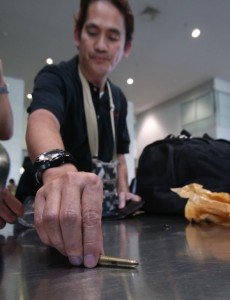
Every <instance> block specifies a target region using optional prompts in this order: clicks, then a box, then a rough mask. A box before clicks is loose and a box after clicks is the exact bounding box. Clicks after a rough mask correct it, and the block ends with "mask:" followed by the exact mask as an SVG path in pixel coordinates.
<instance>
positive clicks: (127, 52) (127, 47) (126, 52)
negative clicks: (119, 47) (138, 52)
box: [124, 42, 133, 57]
mask: <svg viewBox="0 0 230 300" xmlns="http://www.w3.org/2000/svg"><path fill="white" fill-rule="evenodd" d="M132 46H133V44H132V42H128V43H126V45H125V51H124V57H128V56H129V53H130V52H131V49H132Z"/></svg>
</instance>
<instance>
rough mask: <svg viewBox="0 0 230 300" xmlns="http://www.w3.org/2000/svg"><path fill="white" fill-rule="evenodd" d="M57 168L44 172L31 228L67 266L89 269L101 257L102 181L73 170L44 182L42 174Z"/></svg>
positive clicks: (90, 174)
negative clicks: (52, 248)
mask: <svg viewBox="0 0 230 300" xmlns="http://www.w3.org/2000/svg"><path fill="white" fill-rule="evenodd" d="M55 169H56V170H55ZM57 169H59V170H60V168H53V169H49V170H47V171H46V172H45V173H44V175H45V177H46V179H45V183H44V185H43V186H42V187H41V188H40V189H39V190H38V192H37V194H36V198H35V216H34V220H35V227H36V229H37V232H38V234H39V236H40V238H41V240H42V242H43V243H45V244H47V245H49V246H52V247H54V248H56V249H57V250H58V251H59V252H61V253H62V254H63V255H66V256H67V257H68V258H69V261H70V263H72V264H73V265H76V266H80V265H81V264H84V265H85V266H86V267H88V268H93V267H95V266H96V265H97V262H98V259H99V256H100V255H101V254H103V237H102V228H101V215H102V199H103V186H102V182H101V180H100V179H99V177H98V176H96V175H95V174H92V173H85V172H77V171H68V172H65V173H63V174H62V175H60V176H56V177H53V178H52V179H51V180H50V179H49V180H47V175H46V174H47V173H48V172H49V174H50V173H51V172H53V174H54V172H55V171H56V172H58V171H59V170H57ZM51 177H52V176H51ZM43 180H44V176H43Z"/></svg>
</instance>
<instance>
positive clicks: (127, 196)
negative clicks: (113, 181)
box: [119, 192, 141, 209]
mask: <svg viewBox="0 0 230 300" xmlns="http://www.w3.org/2000/svg"><path fill="white" fill-rule="evenodd" d="M129 200H131V201H134V202H139V201H141V197H140V196H138V195H135V194H132V193H129V192H120V193H119V208H120V209H121V208H124V207H125V205H126V202H127V201H129Z"/></svg>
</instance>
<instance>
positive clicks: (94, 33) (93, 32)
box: [88, 31, 97, 36]
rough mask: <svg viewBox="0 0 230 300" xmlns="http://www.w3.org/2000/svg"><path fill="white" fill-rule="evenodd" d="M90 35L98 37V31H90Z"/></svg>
mask: <svg viewBox="0 0 230 300" xmlns="http://www.w3.org/2000/svg"><path fill="white" fill-rule="evenodd" d="M88 35H90V36H96V35H97V32H96V31H88Z"/></svg>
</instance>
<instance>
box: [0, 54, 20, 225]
mask: <svg viewBox="0 0 230 300" xmlns="http://www.w3.org/2000/svg"><path fill="white" fill-rule="evenodd" d="M8 93H9V91H8V88H7V85H6V83H5V81H4V76H3V65H2V61H1V59H0V140H8V139H10V138H11V136H12V134H13V114H12V110H11V106H10V101H9V97H8ZM0 156H1V158H2V159H0V174H1V178H0V229H1V228H3V227H4V226H5V225H6V223H14V222H15V221H16V220H17V217H18V216H22V214H23V206H22V204H21V203H20V202H19V201H18V200H17V199H16V198H15V197H14V196H13V195H11V193H10V192H9V190H8V189H6V188H4V187H3V186H2V184H4V185H5V182H6V179H7V178H6V177H7V172H8V171H7V172H5V170H1V169H3V168H6V166H5V156H6V151H5V149H4V148H3V146H2V145H1V144H0ZM2 164H4V166H3V165H2ZM2 177H4V178H2Z"/></svg>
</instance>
